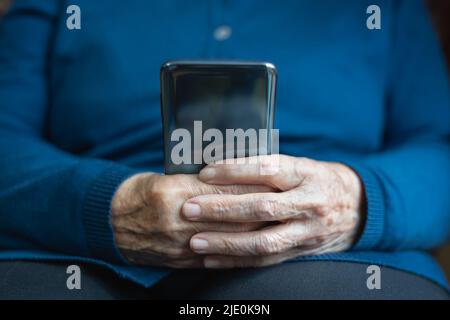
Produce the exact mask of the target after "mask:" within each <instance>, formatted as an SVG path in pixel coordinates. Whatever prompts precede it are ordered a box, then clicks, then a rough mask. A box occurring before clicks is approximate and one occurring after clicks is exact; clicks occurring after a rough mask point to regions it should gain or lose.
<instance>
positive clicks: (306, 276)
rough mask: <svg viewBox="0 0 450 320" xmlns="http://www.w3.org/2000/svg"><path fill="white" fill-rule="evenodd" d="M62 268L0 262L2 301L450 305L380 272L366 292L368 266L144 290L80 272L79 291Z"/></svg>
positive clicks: (288, 267)
mask: <svg viewBox="0 0 450 320" xmlns="http://www.w3.org/2000/svg"><path fill="white" fill-rule="evenodd" d="M68 265H70V264H68V263H61V262H23V261H3V262H0V299H223V300H228V299H449V295H448V293H447V291H445V290H444V289H443V288H441V287H440V286H438V285H436V284H434V283H433V282H431V281H428V280H426V279H424V278H421V277H418V276H416V275H412V274H410V273H406V272H402V271H398V270H395V269H391V268H385V267H382V268H381V273H380V275H381V277H380V283H381V289H372V290H369V289H368V287H367V278H368V277H369V274H367V272H366V271H367V266H368V265H365V264H357V263H349V262H331V261H318V262H289V263H284V264H280V265H276V266H272V267H266V268H258V269H233V270H178V271H174V272H173V273H172V274H171V275H169V276H168V277H166V278H164V279H163V280H162V281H160V282H159V283H158V284H157V285H155V286H154V287H152V288H150V289H145V288H143V287H141V286H139V285H137V284H134V283H132V282H129V281H127V280H124V279H120V278H119V277H118V276H116V275H115V274H114V273H113V272H112V271H109V270H105V269H103V268H100V267H98V266H94V265H89V264H78V265H79V266H80V268H81V289H80V290H77V289H73V290H69V289H68V288H67V285H66V281H67V278H68V277H69V276H70V275H68V274H66V268H67V266H68Z"/></svg>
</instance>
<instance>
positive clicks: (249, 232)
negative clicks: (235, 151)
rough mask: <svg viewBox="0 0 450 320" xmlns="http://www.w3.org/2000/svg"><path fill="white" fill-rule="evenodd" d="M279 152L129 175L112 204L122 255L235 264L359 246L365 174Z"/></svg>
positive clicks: (149, 261)
mask: <svg viewBox="0 0 450 320" xmlns="http://www.w3.org/2000/svg"><path fill="white" fill-rule="evenodd" d="M276 159H277V160H278V161H274V160H275V156H261V157H256V158H252V159H246V160H252V161H245V164H242V163H235V161H234V163H216V164H210V165H208V166H207V167H205V168H204V169H203V170H202V171H201V172H200V174H199V176H195V175H173V176H161V175H157V174H138V175H135V176H133V177H131V178H129V179H128V180H126V181H125V182H124V183H123V184H122V185H121V186H120V187H119V189H118V191H117V192H116V195H115V196H114V199H113V202H112V224H113V228H114V232H115V240H116V244H117V246H118V247H119V249H120V251H121V253H122V255H123V256H124V257H125V258H126V259H128V260H129V261H130V262H132V263H135V264H139V265H154V266H168V267H173V268H195V267H207V268H232V267H259V266H265V265H271V264H276V263H280V262H282V261H284V260H287V259H290V258H294V257H297V256H303V255H314V254H321V253H326V252H337V251H344V250H346V249H348V248H350V246H351V245H352V244H353V243H354V242H355V240H356V238H357V235H358V230H359V229H360V227H361V224H362V220H363V217H364V207H365V204H364V202H365V199H364V196H363V190H362V184H361V181H360V179H359V177H358V176H357V174H356V173H355V172H354V171H353V170H351V169H350V168H348V167H347V166H345V165H343V164H339V163H331V162H320V161H314V160H310V159H306V158H294V157H289V156H278V158H276Z"/></svg>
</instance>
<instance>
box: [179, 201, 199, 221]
mask: <svg viewBox="0 0 450 320" xmlns="http://www.w3.org/2000/svg"><path fill="white" fill-rule="evenodd" d="M201 213H202V209H201V208H200V206H199V205H198V204H196V203H190V202H186V203H185V204H184V205H183V214H184V216H185V217H186V218H188V219H192V220H195V219H197V218H199V217H200V215H201Z"/></svg>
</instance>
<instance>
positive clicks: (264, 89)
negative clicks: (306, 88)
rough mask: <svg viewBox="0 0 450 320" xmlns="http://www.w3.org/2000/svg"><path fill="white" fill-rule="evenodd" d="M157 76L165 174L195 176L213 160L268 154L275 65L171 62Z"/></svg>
mask: <svg viewBox="0 0 450 320" xmlns="http://www.w3.org/2000/svg"><path fill="white" fill-rule="evenodd" d="M160 76H161V114H162V128H163V139H164V171H165V173H166V174H178V173H189V174H190V173H198V172H199V171H200V170H201V168H202V167H203V166H205V165H206V164H207V163H209V162H211V161H216V160H222V159H225V158H230V157H234V158H239V157H244V156H249V155H256V154H261V153H265V154H270V153H271V144H272V137H271V129H273V121H274V108H275V95H276V79H277V71H276V68H275V66H274V65H272V64H271V63H268V62H244V61H170V62H166V63H164V64H163V65H162V66H161V74H160ZM254 132H256V134H257V144H258V145H257V146H256V145H255V144H254V143H253V142H252V141H251V139H252V138H253V137H254ZM243 134H244V139H246V140H245V141H244V142H245V143H244V144H243V143H240V142H242V141H239V139H241V140H242V135H243ZM211 145H213V147H211ZM255 148H256V149H255Z"/></svg>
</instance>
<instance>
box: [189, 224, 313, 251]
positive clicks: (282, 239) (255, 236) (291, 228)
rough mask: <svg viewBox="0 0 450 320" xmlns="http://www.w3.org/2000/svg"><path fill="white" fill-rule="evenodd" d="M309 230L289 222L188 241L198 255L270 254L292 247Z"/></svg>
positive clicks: (308, 227)
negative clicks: (256, 229)
mask: <svg viewBox="0 0 450 320" xmlns="http://www.w3.org/2000/svg"><path fill="white" fill-rule="evenodd" d="M310 229H312V228H311V225H310V223H308V222H304V223H302V222H300V221H293V222H292V223H283V224H278V225H275V226H270V227H267V228H265V229H262V230H258V231H250V232H239V233H223V232H203V233H199V234H196V235H194V236H193V237H192V238H191V240H190V247H191V249H192V250H193V251H194V252H196V253H199V254H220V255H232V256H259V255H273V254H278V253H282V252H285V251H288V250H289V249H292V248H295V247H296V246H297V245H298V244H299V241H302V240H303V239H305V238H307V237H308V236H309V235H310V234H311V230H310Z"/></svg>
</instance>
